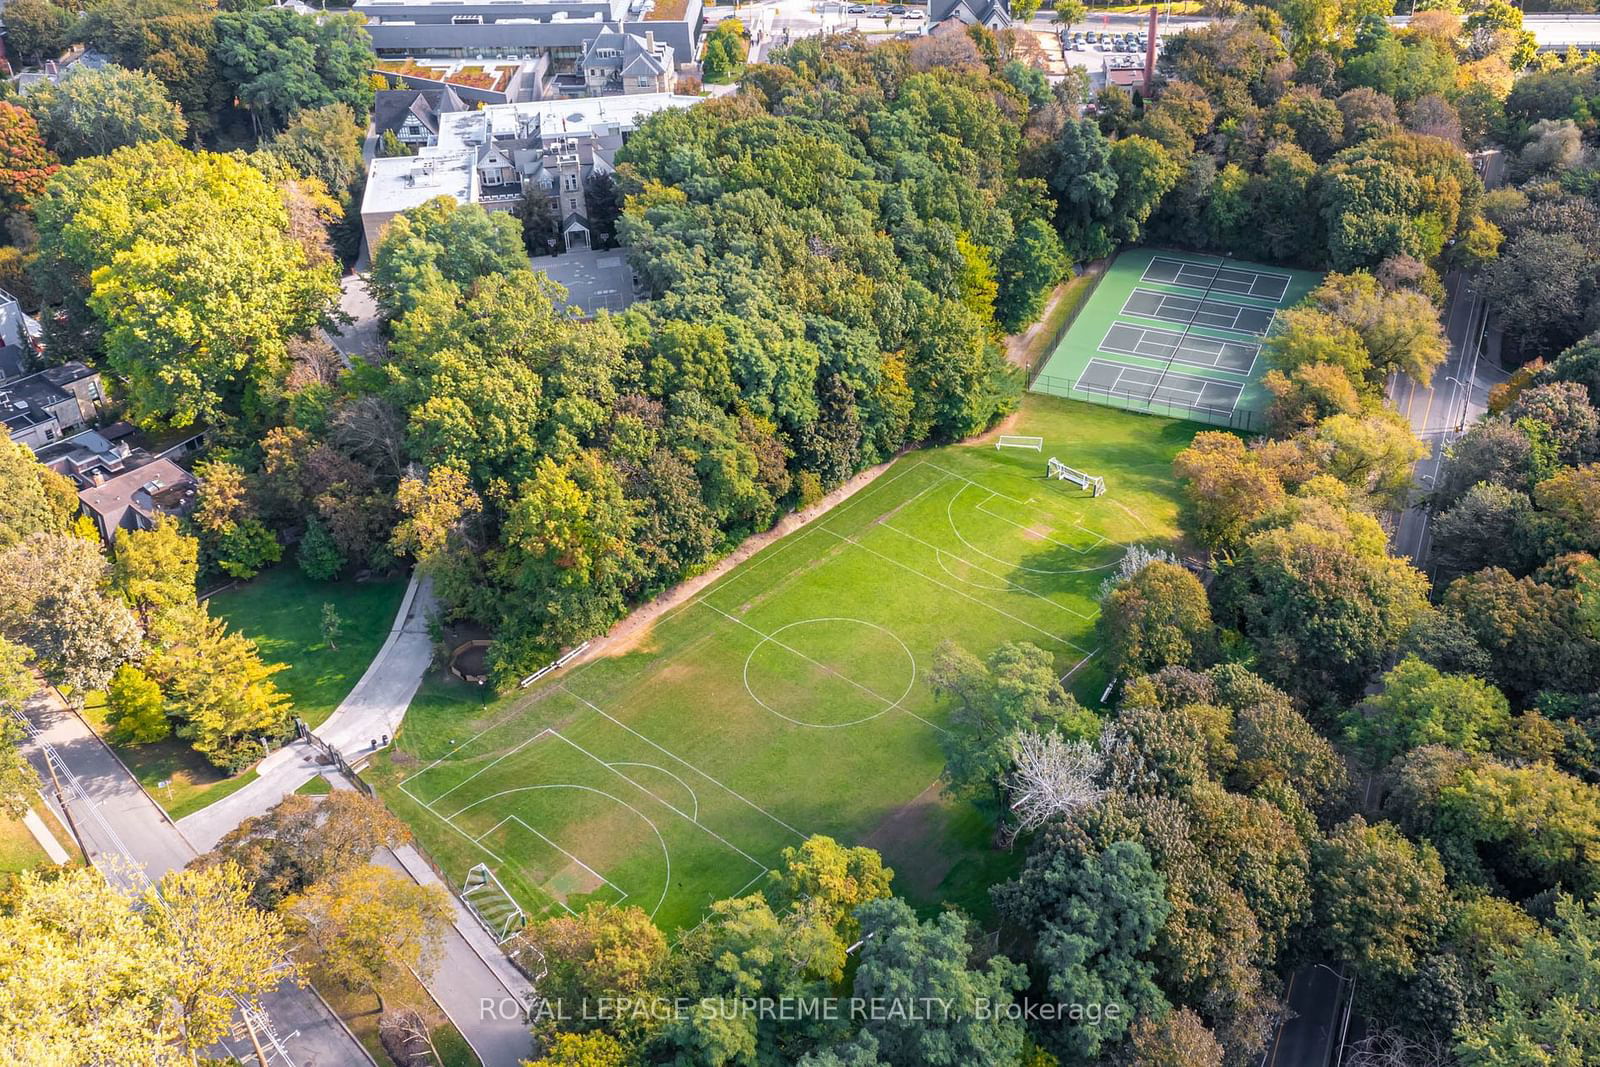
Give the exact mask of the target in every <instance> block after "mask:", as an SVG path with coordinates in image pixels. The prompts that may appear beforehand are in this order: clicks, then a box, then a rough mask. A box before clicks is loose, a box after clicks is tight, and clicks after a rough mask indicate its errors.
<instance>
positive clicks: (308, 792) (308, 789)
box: [295, 774, 333, 797]
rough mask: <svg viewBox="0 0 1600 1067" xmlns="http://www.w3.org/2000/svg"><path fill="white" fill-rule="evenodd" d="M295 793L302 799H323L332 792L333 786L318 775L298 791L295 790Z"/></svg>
mask: <svg viewBox="0 0 1600 1067" xmlns="http://www.w3.org/2000/svg"><path fill="white" fill-rule="evenodd" d="M295 792H296V793H299V794H300V795H301V796H303V797H323V796H327V795H328V794H329V793H331V792H333V786H332V785H331V784H329V782H328V780H327V779H326V778H324V777H322V775H320V774H319V775H317V776H316V777H315V778H312V779H311V780H310V781H309V782H307V783H306V784H305V785H303V786H301V787H300V788H299V789H296V790H295Z"/></svg>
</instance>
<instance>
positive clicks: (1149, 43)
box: [1144, 4, 1160, 100]
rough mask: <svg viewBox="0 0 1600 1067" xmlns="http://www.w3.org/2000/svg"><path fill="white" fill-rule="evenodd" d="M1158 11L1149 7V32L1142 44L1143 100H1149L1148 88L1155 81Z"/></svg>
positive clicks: (1153, 6) (1156, 8)
mask: <svg viewBox="0 0 1600 1067" xmlns="http://www.w3.org/2000/svg"><path fill="white" fill-rule="evenodd" d="M1159 10H1160V9H1159V8H1158V7H1156V5H1154V4H1151V5H1150V32H1149V33H1147V34H1146V35H1145V42H1144V98H1145V99H1146V100H1148V99H1150V86H1151V85H1152V84H1154V83H1155V79H1156V13H1157V12H1158V11H1159Z"/></svg>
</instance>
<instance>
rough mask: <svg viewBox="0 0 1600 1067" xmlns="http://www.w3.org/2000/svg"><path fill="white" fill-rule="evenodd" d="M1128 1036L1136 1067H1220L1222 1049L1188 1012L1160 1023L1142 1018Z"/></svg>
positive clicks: (1179, 1012) (1177, 1011) (1169, 1014)
mask: <svg viewBox="0 0 1600 1067" xmlns="http://www.w3.org/2000/svg"><path fill="white" fill-rule="evenodd" d="M1128 1036H1129V1051H1130V1052H1131V1053H1132V1055H1133V1062H1134V1063H1136V1064H1138V1067H1222V1046H1221V1045H1220V1044H1218V1043H1217V1039H1216V1037H1215V1036H1214V1035H1213V1034H1212V1033H1211V1031H1210V1030H1207V1029H1206V1024H1205V1023H1204V1022H1202V1021H1201V1019H1200V1016H1198V1015H1196V1014H1195V1013H1194V1012H1193V1011H1191V1010H1190V1009H1188V1008H1175V1009H1173V1010H1172V1011H1169V1012H1167V1014H1165V1015H1163V1016H1161V1017H1160V1018H1159V1019H1155V1018H1151V1017H1150V1016H1141V1017H1140V1018H1139V1019H1137V1020H1136V1021H1135V1022H1134V1024H1133V1028H1132V1030H1131V1031H1130V1032H1129V1035H1128Z"/></svg>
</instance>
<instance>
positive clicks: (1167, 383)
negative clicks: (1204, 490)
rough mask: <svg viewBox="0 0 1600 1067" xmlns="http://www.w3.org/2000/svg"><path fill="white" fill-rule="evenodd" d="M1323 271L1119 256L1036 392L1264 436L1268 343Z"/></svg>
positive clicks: (1130, 253)
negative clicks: (1280, 318)
mask: <svg viewBox="0 0 1600 1067" xmlns="http://www.w3.org/2000/svg"><path fill="white" fill-rule="evenodd" d="M1321 280H1322V275H1320V274H1317V273H1315V272H1314V271H1303V270H1291V269H1289V268H1287V267H1269V266H1265V265H1262V264H1256V263H1242V262H1239V261H1236V260H1232V259H1227V258H1224V257H1221V256H1202V255H1196V254H1193V253H1187V252H1171V251H1166V250H1158V249H1152V248H1132V249H1128V250H1127V251H1124V252H1123V253H1122V254H1121V255H1119V256H1118V257H1117V259H1116V261H1115V262H1114V263H1112V264H1111V267H1110V268H1109V269H1108V270H1107V271H1106V273H1105V276H1104V277H1103V278H1101V280H1100V284H1099V285H1098V286H1097V287H1096V288H1095V291H1094V293H1093V294H1092V295H1091V296H1090V297H1089V300H1088V302H1087V303H1085V304H1084V306H1083V308H1082V309H1081V310H1080V311H1079V312H1078V316H1077V318H1076V320H1075V321H1074V322H1073V324H1072V327H1071V328H1070V329H1069V330H1068V331H1067V333H1066V335H1065V336H1064V337H1063V338H1062V339H1061V343H1060V344H1059V345H1057V346H1056V350H1055V351H1054V352H1053V353H1051V355H1050V358H1049V359H1048V360H1047V361H1046V362H1045V365H1044V367H1043V368H1041V370H1040V372H1039V374H1038V375H1037V376H1036V377H1035V378H1034V380H1033V384H1032V385H1031V388H1032V389H1033V391H1034V392H1038V393H1049V394H1051V395H1053V396H1068V397H1073V398H1075V399H1078V400H1088V401H1091V402H1093V403H1097V404H1106V405H1109V406H1111V407H1120V408H1129V409H1132V410H1135V411H1148V412H1155V413H1158V414H1163V415H1173V416H1176V417H1179V418H1188V419H1195V420H1197V421H1200V422H1209V423H1213V424H1215V425H1221V426H1232V427H1236V428H1238V429H1245V430H1249V429H1256V428H1259V426H1260V424H1261V415H1262V412H1263V411H1264V410H1265V409H1266V406H1267V401H1268V399H1269V397H1268V395H1267V391H1266V389H1264V388H1263V387H1262V385H1261V378H1262V377H1263V376H1264V375H1265V374H1266V372H1267V366H1266V361H1265V360H1264V359H1263V358H1262V354H1261V348H1262V343H1263V342H1264V341H1265V340H1266V338H1267V336H1268V335H1270V334H1271V332H1272V330H1273V327H1274V326H1275V324H1276V321H1277V313H1278V312H1279V311H1280V310H1282V309H1283V308H1287V307H1292V306H1294V305H1295V304H1297V303H1299V302H1300V301H1301V300H1302V299H1304V297H1305V295H1306V294H1307V293H1309V292H1310V291H1311V290H1312V289H1314V288H1315V287H1316V286H1317V285H1318V284H1319V283H1320V282H1321Z"/></svg>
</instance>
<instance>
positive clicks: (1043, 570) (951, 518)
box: [944, 486, 1119, 617]
mask: <svg viewBox="0 0 1600 1067" xmlns="http://www.w3.org/2000/svg"><path fill="white" fill-rule="evenodd" d="M969 488H971V487H970V486H963V487H961V488H960V489H958V490H956V493H955V495H954V496H952V497H951V498H950V499H949V501H948V502H946V504H945V506H944V517H945V520H946V521H947V522H949V524H950V532H951V533H953V534H955V535H956V540H957V541H960V542H961V543H962V544H963V545H965V546H966V547H967V548H969V549H971V550H972V551H974V552H976V553H977V554H978V555H980V556H982V557H983V558H984V559H987V560H990V561H991V562H994V563H998V564H1000V565H1001V566H1002V567H1011V568H1013V569H1015V570H1019V571H1027V572H1028V573H1029V574H1055V575H1061V574H1091V573H1093V572H1094V571H1103V570H1106V569H1108V568H1110V567H1115V566H1116V565H1117V562H1119V561H1115V560H1114V561H1112V562H1110V563H1105V564H1101V565H1100V566H1098V567H1029V566H1026V565H1024V564H1021V563H1012V562H1010V561H1008V560H1003V559H1001V558H1000V557H999V556H996V555H993V554H992V553H989V552H985V551H984V550H983V549H981V548H979V547H978V546H977V545H975V544H973V543H972V542H971V541H968V540H967V539H966V537H965V536H964V535H963V534H962V533H961V527H960V526H958V525H956V516H955V506H956V501H957V500H960V499H961V494H962V493H965V492H966V491H967V489H969ZM990 577H991V578H1001V579H1004V576H1003V575H999V574H991V575H990ZM1024 591H1025V592H1029V593H1033V591H1032V590H1024ZM1033 595H1034V596H1039V594H1038V593H1033ZM1051 603H1054V601H1051ZM1074 614H1076V612H1074ZM1080 617H1081V616H1080Z"/></svg>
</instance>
